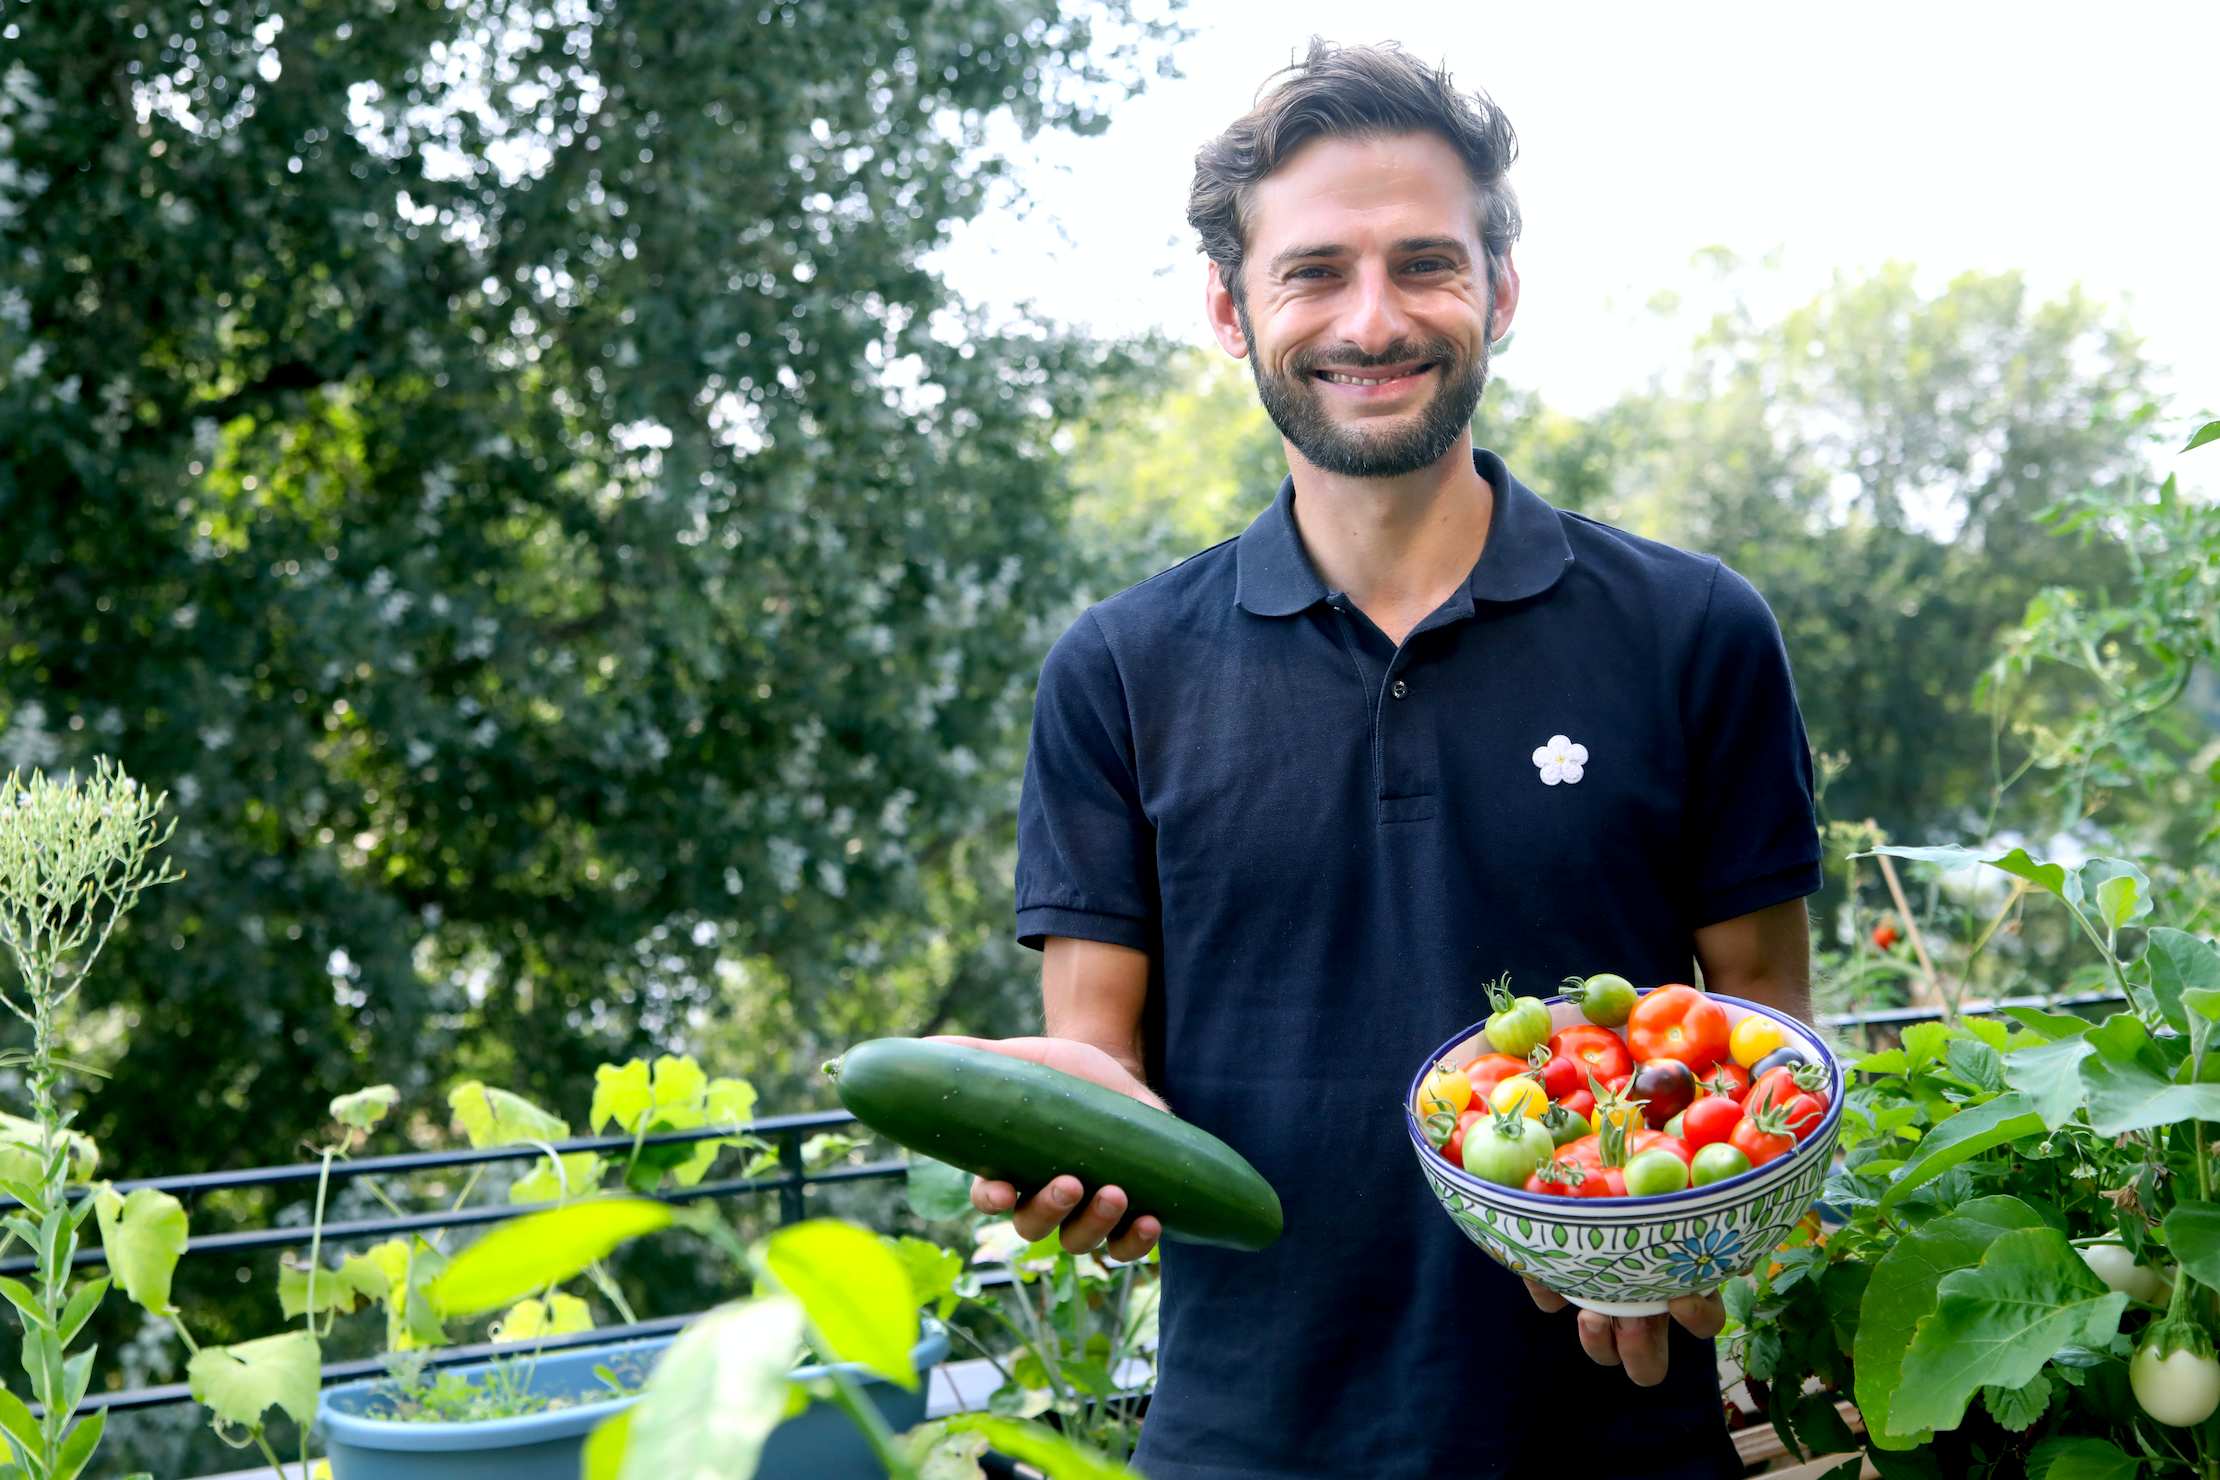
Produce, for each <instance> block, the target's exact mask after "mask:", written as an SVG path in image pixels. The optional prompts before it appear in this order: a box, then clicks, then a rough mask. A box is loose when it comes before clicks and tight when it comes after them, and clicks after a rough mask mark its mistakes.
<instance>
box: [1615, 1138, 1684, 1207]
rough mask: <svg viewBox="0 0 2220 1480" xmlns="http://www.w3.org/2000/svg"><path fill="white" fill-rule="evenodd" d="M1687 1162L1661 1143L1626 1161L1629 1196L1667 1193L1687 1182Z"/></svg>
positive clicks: (1665, 1194)
mask: <svg viewBox="0 0 2220 1480" xmlns="http://www.w3.org/2000/svg"><path fill="white" fill-rule="evenodd" d="M1688 1170H1689V1167H1688V1163H1687V1162H1685V1161H1682V1160H1681V1159H1680V1158H1679V1157H1677V1156H1675V1155H1673V1153H1672V1152H1670V1151H1667V1150H1665V1149H1664V1148H1663V1147H1660V1146H1653V1147H1651V1148H1650V1149H1649V1150H1647V1151H1644V1152H1643V1153H1641V1154H1640V1155H1639V1156H1635V1157H1632V1158H1630V1159H1629V1160H1628V1161H1627V1164H1626V1190H1627V1195H1628V1196H1629V1197H1665V1196H1669V1195H1670V1194H1672V1193H1675V1192H1679V1191H1680V1190H1681V1189H1682V1188H1684V1187H1686V1186H1687V1185H1688Z"/></svg>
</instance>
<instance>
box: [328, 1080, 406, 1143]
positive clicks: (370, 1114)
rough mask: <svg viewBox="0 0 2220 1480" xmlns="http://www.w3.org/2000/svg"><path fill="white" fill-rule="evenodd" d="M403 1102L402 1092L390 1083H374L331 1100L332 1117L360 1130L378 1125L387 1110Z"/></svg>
mask: <svg viewBox="0 0 2220 1480" xmlns="http://www.w3.org/2000/svg"><path fill="white" fill-rule="evenodd" d="M400 1102H401V1092H400V1091H399V1090H397V1089H395V1088H394V1087H393V1086H392V1085H390V1084H373V1085H371V1086H370V1087H369V1088H368V1089H358V1090H356V1091H355V1092H354V1093H353V1094H351V1095H341V1096H340V1097H339V1098H338V1099H336V1100H333V1101H332V1102H331V1118H332V1119H334V1120H336V1121H338V1122H339V1123H340V1124H341V1125H344V1126H352V1127H353V1128H354V1129H356V1130H358V1131H367V1130H371V1129H373V1128H375V1127H376V1125H377V1123H378V1122H379V1121H381V1120H383V1119H385V1112H386V1111H388V1110H391V1109H392V1108H393V1107H394V1106H395V1105H397V1104H399V1103H400Z"/></svg>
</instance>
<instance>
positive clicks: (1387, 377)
mask: <svg viewBox="0 0 2220 1480" xmlns="http://www.w3.org/2000/svg"><path fill="white" fill-rule="evenodd" d="M1433 368H1434V367H1433V366H1432V365H1424V364H1422V365H1414V366H1412V367H1411V368H1410V369H1408V370H1319V371H1316V372H1314V373H1315V374H1316V375H1317V376H1318V378H1319V379H1320V380H1324V381H1328V382H1331V383H1332V384H1334V385H1372V386H1377V385H1390V384H1393V383H1394V382H1395V381H1398V380H1414V379H1416V378H1417V377H1419V376H1421V375H1424V374H1427V373H1428V372H1429V371H1431V370H1432V369H1433Z"/></svg>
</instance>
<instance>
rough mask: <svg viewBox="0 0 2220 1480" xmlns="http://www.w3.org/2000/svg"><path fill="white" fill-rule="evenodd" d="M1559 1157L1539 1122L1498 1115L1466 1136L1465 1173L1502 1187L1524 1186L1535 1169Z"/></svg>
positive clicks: (1473, 1128) (1477, 1124)
mask: <svg viewBox="0 0 2220 1480" xmlns="http://www.w3.org/2000/svg"><path fill="white" fill-rule="evenodd" d="M1556 1154H1557V1143H1556V1142H1555V1141H1552V1140H1551V1139H1550V1138H1549V1132H1548V1131H1545V1130H1543V1129H1542V1123H1541V1122H1540V1121H1538V1120H1528V1119H1527V1118H1526V1117H1525V1116H1523V1115H1497V1116H1493V1117H1491V1118H1490V1119H1489V1120H1488V1122H1487V1123H1486V1124H1485V1125H1482V1124H1479V1123H1477V1122H1476V1123H1474V1125H1473V1127H1472V1129H1471V1130H1470V1131H1469V1132H1468V1133H1467V1134H1466V1136H1465V1144H1464V1157H1465V1170H1466V1171H1467V1172H1470V1173H1471V1174H1472V1175H1473V1176H1475V1177H1478V1178H1479V1179H1480V1180H1481V1181H1483V1182H1493V1183H1495V1184H1496V1185H1497V1186H1499V1187H1524V1186H1525V1185H1526V1179H1527V1178H1528V1177H1531V1176H1533V1175H1534V1168H1535V1167H1536V1166H1537V1165H1539V1164H1540V1163H1542V1162H1545V1161H1548V1160H1550V1159H1552V1158H1553V1157H1555V1156H1556Z"/></svg>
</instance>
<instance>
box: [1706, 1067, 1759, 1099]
mask: <svg viewBox="0 0 2220 1480" xmlns="http://www.w3.org/2000/svg"><path fill="white" fill-rule="evenodd" d="M1696 1088H1697V1089H1698V1090H1699V1091H1700V1092H1702V1093H1704V1094H1707V1095H1717V1096H1719V1097H1720V1098H1721V1099H1727V1100H1732V1101H1734V1102H1735V1103H1736V1104H1737V1105H1739V1104H1741V1103H1742V1097H1743V1096H1744V1095H1746V1094H1748V1093H1749V1092H1750V1071H1749V1070H1747V1069H1745V1068H1743V1067H1742V1066H1741V1065H1740V1064H1737V1063H1735V1062H1733V1061H1732V1060H1721V1061H1720V1062H1718V1063H1716V1064H1713V1065H1712V1066H1711V1067H1710V1068H1708V1069H1706V1070H1704V1072H1703V1073H1701V1074H1699V1075H1697V1076H1696Z"/></svg>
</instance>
